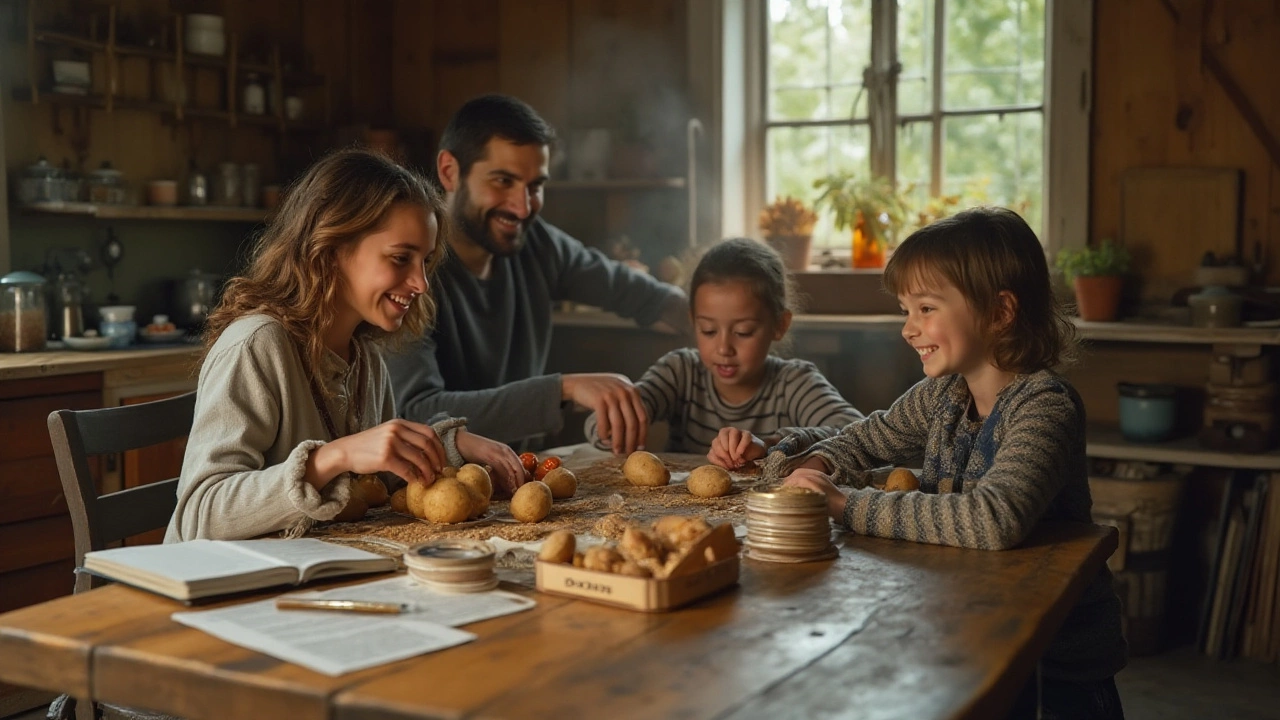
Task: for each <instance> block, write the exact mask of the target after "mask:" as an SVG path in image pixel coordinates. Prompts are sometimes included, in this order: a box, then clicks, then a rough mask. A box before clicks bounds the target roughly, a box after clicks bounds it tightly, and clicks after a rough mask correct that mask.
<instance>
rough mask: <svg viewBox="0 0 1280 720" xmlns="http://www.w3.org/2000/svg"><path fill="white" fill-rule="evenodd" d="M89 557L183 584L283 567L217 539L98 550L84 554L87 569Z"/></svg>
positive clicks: (281, 564)
mask: <svg viewBox="0 0 1280 720" xmlns="http://www.w3.org/2000/svg"><path fill="white" fill-rule="evenodd" d="M90 558H94V559H96V560H101V561H103V562H110V563H113V564H116V565H121V566H124V567H127V568H135V569H137V570H141V571H143V572H145V573H150V574H154V575H159V576H162V577H167V578H171V579H173V580H177V581H179V582H182V583H191V582H198V581H201V580H210V579H214V578H222V577H235V576H237V575H245V574H247V573H253V572H258V571H261V570H266V569H270V568H278V567H282V566H283V565H284V563H283V562H282V561H280V560H277V559H274V558H271V557H268V556H265V555H257V554H252V553H246V552H243V551H241V550H239V549H237V548H236V547H234V546H232V545H230V544H227V543H223V542H220V541H216V540H189V541H187V542H180V543H168V544H165V545H134V546H130V547H122V548H111V549H109V550H96V551H93V552H89V553H85V565H86V566H87V567H90V566H91V563H90V562H89V561H90Z"/></svg>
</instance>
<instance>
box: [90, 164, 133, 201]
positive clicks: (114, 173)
mask: <svg viewBox="0 0 1280 720" xmlns="http://www.w3.org/2000/svg"><path fill="white" fill-rule="evenodd" d="M124 200H125V187H124V175H122V174H121V173H120V171H119V170H116V169H115V168H113V167H111V162H110V161H108V160H103V161H102V167H100V168H98V169H97V170H94V171H93V172H91V173H89V202H91V203H94V204H97V205H123V204H124Z"/></svg>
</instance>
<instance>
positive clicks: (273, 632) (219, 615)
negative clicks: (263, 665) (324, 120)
mask: <svg viewBox="0 0 1280 720" xmlns="http://www.w3.org/2000/svg"><path fill="white" fill-rule="evenodd" d="M275 602H276V601H275V598H271V599H269V600H260V601H258V602H252V603H246V604H244V605H233V606H231V607H226V608H219V609H217V610H205V611H202V612H179V613H174V614H173V619H174V621H175V622H179V623H182V624H183V625H186V626H188V627H193V628H196V629H197V630H202V631H204V632H207V633H209V634H210V635H213V636H214V637H217V638H221V639H223V640H226V641H227V642H229V643H232V644H235V645H240V646H241V647H247V648H249V649H251V650H257V651H258V652H261V653H266V654H267V655H270V656H272V657H276V658H280V659H281V660H287V661H289V662H291V663H294V664H297V665H301V666H303V667H306V668H310V669H312V670H315V671H316V672H319V673H324V674H325V675H342V674H344V673H349V672H354V671H356V670H363V669H364V668H369V667H374V666H375V665H381V664H383V663H389V662H393V661H395V660H403V659H405V658H408V657H413V656H415V655H421V654H423V653H429V652H433V651H436V650H442V649H444V648H448V647H453V646H454V645H460V644H462V643H465V642H470V641H472V640H474V639H475V638H476V636H475V635H473V634H472V633H469V632H463V631H461V630H455V629H453V628H450V627H445V626H444V625H439V624H436V623H430V622H422V621H420V620H410V619H407V618H405V617H404V616H401V615H371V614H366V613H353V612H325V611H320V610H277V609H276V605H275Z"/></svg>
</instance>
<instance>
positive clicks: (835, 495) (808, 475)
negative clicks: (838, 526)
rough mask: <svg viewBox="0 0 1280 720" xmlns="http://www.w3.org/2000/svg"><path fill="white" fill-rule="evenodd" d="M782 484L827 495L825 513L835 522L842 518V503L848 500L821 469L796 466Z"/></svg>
mask: <svg viewBox="0 0 1280 720" xmlns="http://www.w3.org/2000/svg"><path fill="white" fill-rule="evenodd" d="M782 484H783V485H790V486H792V487H802V488H809V489H810V490H816V491H818V492H820V493H822V494H823V495H826V496H827V514H829V515H830V516H831V517H832V518H834V519H835V520H836V521H837V522H841V521H843V520H844V504H845V502H846V501H847V500H848V498H846V497H845V494H844V493H843V492H840V488H838V487H836V486H835V483H833V482H831V476H829V475H827V474H826V473H825V472H822V471H821V470H815V469H813V468H808V467H800V468H796V469H795V470H793V471H792V473H791V474H790V475H788V476H787V477H786V478H785V479H784V480H783V481H782Z"/></svg>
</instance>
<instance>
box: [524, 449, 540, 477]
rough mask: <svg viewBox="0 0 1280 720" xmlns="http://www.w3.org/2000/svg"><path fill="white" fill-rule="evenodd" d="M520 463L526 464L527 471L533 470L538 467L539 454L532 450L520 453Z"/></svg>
mask: <svg viewBox="0 0 1280 720" xmlns="http://www.w3.org/2000/svg"><path fill="white" fill-rule="evenodd" d="M520 464H521V465H523V466H524V470H525V472H529V473H531V472H533V471H534V470H536V469H537V468H538V456H537V455H534V454H533V453H531V452H527V453H520Z"/></svg>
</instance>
